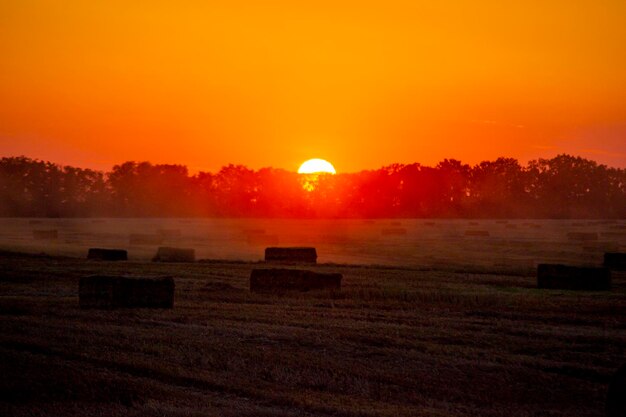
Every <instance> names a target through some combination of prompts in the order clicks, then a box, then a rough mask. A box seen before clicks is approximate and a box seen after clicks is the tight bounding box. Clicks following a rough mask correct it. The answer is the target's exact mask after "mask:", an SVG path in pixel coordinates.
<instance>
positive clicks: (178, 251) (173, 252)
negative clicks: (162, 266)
mask: <svg viewBox="0 0 626 417" xmlns="http://www.w3.org/2000/svg"><path fill="white" fill-rule="evenodd" d="M195 261H196V250H195V249H183V248H170V247H163V246H162V247H160V248H159V249H158V250H157V253H156V255H155V256H154V258H152V262H195Z"/></svg>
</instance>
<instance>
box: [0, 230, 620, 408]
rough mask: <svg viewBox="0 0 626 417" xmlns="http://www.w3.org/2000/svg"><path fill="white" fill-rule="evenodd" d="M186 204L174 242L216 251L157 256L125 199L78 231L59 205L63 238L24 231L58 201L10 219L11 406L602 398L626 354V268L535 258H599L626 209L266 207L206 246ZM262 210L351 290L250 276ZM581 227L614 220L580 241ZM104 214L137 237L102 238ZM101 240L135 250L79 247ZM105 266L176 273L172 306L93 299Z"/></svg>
mask: <svg viewBox="0 0 626 417" xmlns="http://www.w3.org/2000/svg"><path fill="white" fill-rule="evenodd" d="M187 221H190V222H193V221H194V220H178V221H176V222H177V223H178V225H179V226H176V227H177V228H179V229H181V236H178V237H176V238H175V239H174V240H176V241H175V242H173V243H174V244H173V245H174V246H182V247H196V248H197V251H198V256H199V257H200V258H211V259H212V260H205V261H200V262H196V263H186V264H160V263H151V262H149V257H150V254H151V253H152V252H154V249H155V248H153V247H134V246H132V245H129V244H128V241H127V235H124V233H130V232H131V231H130V230H129V227H124V225H122V226H120V224H119V222H116V221H114V220H110V219H107V220H105V221H103V223H100V222H98V223H91V222H90V221H89V220H84V221H83V222H84V223H86V224H87V223H88V224H87V225H86V226H85V225H83V226H84V227H83V228H75V229H74V230H75V231H74V232H73V233H75V234H78V233H83V235H81V236H76V235H72V234H70V232H68V230H71V227H70V228H69V229H68V227H67V226H66V228H65V229H64V228H63V226H62V225H59V224H56V225H55V226H54V227H56V228H57V229H58V230H59V237H58V239H57V240H56V241H55V242H40V241H34V240H32V238H30V236H28V233H27V232H28V230H29V228H33V227H41V226H42V224H43V225H44V226H46V224H45V222H53V221H51V220H42V222H44V223H34V224H31V223H30V222H29V221H28V220H25V219H18V220H16V219H13V220H3V222H5V224H4V229H3V230H4V233H3V234H1V235H0V247H2V248H3V249H5V251H4V252H2V253H1V256H0V271H1V272H0V374H1V375H2V378H0V384H1V387H0V393H1V394H0V395H1V398H0V414H1V415H6V416H12V415H16V416H17V415H29V416H32V415H42V416H43V415H62V416H70V415H103V416H109V415H112V416H115V415H136V416H144V415H147V416H206V415H225V416H237V415H248V416H300V415H302V416H307V415H319V416H331V415H332V416H398V415H406V416H409V415H411V416H450V415H454V416H457V415H458V416H566V415H567V416H572V415H577V416H601V415H603V413H604V400H605V395H606V389H607V384H608V381H609V378H610V376H611V374H612V373H613V372H614V371H615V369H616V368H617V367H618V366H619V365H621V364H622V363H623V362H624V361H625V355H624V354H625V347H626V276H625V275H624V273H613V289H612V291H610V292H584V291H583V292H576V291H560V290H538V289H536V288H535V287H536V278H535V276H534V268H535V264H536V262H539V261H545V260H554V261H560V262H567V263H572V264H596V263H598V262H601V254H602V250H603V248H604V246H603V245H607V246H611V245H612V246H613V247H615V246H617V248H618V250H621V248H622V247H623V246H622V245H624V240H623V233H622V232H621V230H622V229H620V227H621V226H623V223H619V222H610V223H609V222H604V223H600V222H596V223H591V222H590V223H587V222H585V223H581V222H576V221H568V222H566V223H565V222H562V223H560V222H545V221H544V222H541V221H534V222H532V223H531V222H522V221H507V223H504V222H502V221H500V222H498V223H496V222H495V221H494V220H490V221H479V222H478V223H477V224H469V221H448V222H444V221H441V222H435V223H434V224H426V223H425V221H413V220H412V221H407V220H403V221H401V224H400V225H397V224H394V225H391V222H392V221H377V222H375V223H373V224H372V223H364V222H361V221H354V222H355V223H354V224H353V225H352V226H351V225H348V226H346V225H345V224H342V223H341V222H339V223H335V224H334V226H332V223H330V222H329V223H318V224H317V227H311V226H310V225H308V224H306V223H301V226H300V227H299V228H296V227H295V226H294V225H293V224H291V225H290V227H286V226H285V228H284V229H281V228H279V227H278V226H277V224H279V223H280V222H279V223H272V222H271V221H269V222H268V223H262V224H261V225H259V224H249V223H245V224H237V223H235V224H236V226H235V227H231V228H230V229H228V230H231V231H230V232H228V233H230V235H228V234H226V235H225V236H226V237H224V238H222V237H220V236H222V235H219V234H217V233H216V234H214V235H212V238H213V239H214V241H217V242H222V244H221V245H220V244H214V241H212V240H211V238H208V239H207V240H206V242H200V241H195V242H196V243H197V246H196V245H190V243H193V242H194V240H193V239H194V236H197V235H201V234H204V233H205V232H204V229H203V227H205V226H202V225H195V226H194V225H193V224H188V223H186V222H187ZM7 222H8V223H7ZM11 222H12V223H11ZM18 222H21V223H19V224H18ZM59 222H63V221H59ZM170 222H174V221H173V220H172V221H170ZM225 222H226V221H225ZM429 223H430V222H429ZM524 223H528V224H529V226H525V225H524ZM507 224H515V225H516V226H517V228H511V227H507ZM532 224H535V225H538V227H536V226H532ZM575 224H579V225H575ZM280 225H281V226H280V227H283V225H284V223H280ZM327 225H329V226H327ZM155 226H157V227H164V226H161V225H160V224H157V225H155V224H153V223H151V224H150V225H149V226H146V228H145V229H146V230H147V228H148V227H149V228H150V230H153V229H154V227H155ZM166 226H167V227H169V228H170V229H171V228H173V227H174V226H173V223H168V224H167V225H166ZM288 226H289V225H288ZM331 226H332V227H331ZM187 227H188V228H187ZM206 227H207V228H208V227H209V226H206ZM251 227H255V228H256V230H257V232H255V233H258V230H259V229H263V230H264V233H265V234H269V235H276V236H278V238H279V239H280V244H307V243H308V244H312V245H314V246H316V247H318V252H319V255H320V259H319V261H320V262H322V264H320V265H317V266H314V267H307V269H313V270H316V271H326V272H340V273H342V274H343V281H342V289H341V291H339V292H335V293H330V292H310V293H285V294H254V293H250V292H249V290H248V285H249V276H250V271H251V270H252V269H253V268H258V267H264V266H265V265H264V264H263V263H262V262H258V261H257V260H258V259H261V258H262V245H259V244H258V242H259V241H258V240H252V241H250V240H246V238H245V235H246V234H247V233H250V230H249V229H250V228H251ZM389 227H391V228H393V227H396V228H398V227H399V228H404V229H406V232H407V233H406V235H392V236H387V235H383V234H382V233H381V230H382V228H389ZM88 228H108V229H109V230H110V231H109V232H103V231H97V230H96V231H89V230H88V231H85V229H88ZM118 228H119V230H120V231H119V233H118ZM224 228H225V229H227V227H226V226H224ZM471 228H474V229H477V230H478V229H480V230H489V231H490V236H488V237H471V236H465V235H464V231H465V230H466V229H471ZM290 229H291V230H292V231H293V235H290V234H289V233H288V231H289V230H290ZM422 230H423V232H421V231H422ZM571 230H585V231H592V232H596V233H598V236H599V240H598V241H593V242H571V241H568V240H567V239H566V237H565V236H566V233H567V232H569V231H571ZM138 232H141V230H138ZM97 233H110V234H111V235H116V233H117V234H119V236H122V237H119V236H118V237H117V238H115V239H120V240H119V241H115V240H114V238H113V237H110V238H111V241H110V243H112V244H113V245H110V244H106V243H108V242H106V241H105V242H104V243H105V245H97V243H98V239H99V237H98V235H97ZM298 233H300V234H298ZM606 233H608V234H606ZM620 233H622V234H620ZM94 234H96V236H95V237H94ZM24 236H25V237H24ZM116 236H117V235H116ZM216 236H217V237H216ZM228 236H230V237H231V239H230V240H228V238H227V237H228ZM241 236H244V237H241ZM289 236H292V237H289ZM293 236H299V237H297V238H296V237H293ZM311 236H313V237H311ZM338 236H339V237H338ZM235 237H236V238H237V239H239V240H236V239H235ZM72 239H74V240H72ZM68 240H69V242H67V241H68ZM124 242H126V243H125V246H124ZM366 242H370V243H369V244H367V243H366ZM116 243H117V244H116ZM165 243H168V242H165ZM226 243H230V246H228V245H226ZM90 246H91V247H93V246H105V247H108V246H112V247H118V246H119V247H122V248H128V249H129V256H130V258H131V260H130V261H128V262H117V263H110V262H98V261H87V260H84V259H81V258H84V255H85V254H86V249H87V248H88V247H90ZM594 248H595V250H594ZM18 252H31V253H40V252H46V254H45V255H33V254H24V253H18ZM220 255H224V256H220ZM79 256H80V257H79ZM218 258H225V259H222V260H217V259H218ZM331 262H332V263H331ZM95 273H105V274H124V275H135V276H146V275H147V276H154V275H171V276H173V277H174V278H175V281H176V291H175V305H174V308H173V309H171V310H160V309H157V310H150V309H119V310H81V309H79V308H78V280H79V279H80V277H82V276H85V275H90V274H95Z"/></svg>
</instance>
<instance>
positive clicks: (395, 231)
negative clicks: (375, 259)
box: [380, 227, 406, 236]
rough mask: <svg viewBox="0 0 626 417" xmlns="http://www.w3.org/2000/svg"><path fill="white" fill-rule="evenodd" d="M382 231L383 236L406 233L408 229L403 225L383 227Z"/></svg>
mask: <svg viewBox="0 0 626 417" xmlns="http://www.w3.org/2000/svg"><path fill="white" fill-rule="evenodd" d="M380 233H381V234H382V235H383V236H402V235H406V229H405V228H403V227H389V228H386V229H382V230H381V231H380Z"/></svg>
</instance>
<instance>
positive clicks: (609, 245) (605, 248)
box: [583, 242, 620, 253]
mask: <svg viewBox="0 0 626 417" xmlns="http://www.w3.org/2000/svg"><path fill="white" fill-rule="evenodd" d="M619 250H620V245H619V243H617V242H592V243H588V244H586V245H584V246H583V252H589V253H597V252H601V253H606V252H618V251H619Z"/></svg>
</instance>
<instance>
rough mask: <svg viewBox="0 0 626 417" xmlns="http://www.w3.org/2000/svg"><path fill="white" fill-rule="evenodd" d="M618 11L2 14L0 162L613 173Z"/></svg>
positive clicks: (40, 10) (524, 6)
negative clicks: (571, 164)
mask: <svg viewBox="0 0 626 417" xmlns="http://www.w3.org/2000/svg"><path fill="white" fill-rule="evenodd" d="M624 16H626V3H625V2H620V1H606V2H585V3H584V4H578V5H573V4H571V3H570V2H566V1H563V0H558V1H555V2H550V3H549V4H547V3H545V2H528V1H518V2H510V3H506V4H503V3H501V2H496V1H492V0H482V1H470V0H459V1H457V2H455V3H454V4H449V3H446V4H438V3H432V2H420V1H417V2H416V1H401V0H392V1H389V2H385V3H384V4H381V3H379V2H356V1H353V0H351V1H346V2H341V4H336V2H328V1H321V2H316V3H315V4H308V5H307V4H299V3H293V2H287V1H286V0H270V2H266V3H264V4H263V5H262V6H261V5H260V4H258V3H257V2H252V1H248V0H236V1H234V2H227V3H223V4H214V3H211V4H208V3H202V2H185V3H184V4H182V5H181V4H178V5H174V4H173V3H172V4H167V3H154V4H151V6H150V7H146V6H144V7H142V6H141V5H140V4H138V3H129V2H121V1H116V0H114V1H109V2H100V1H94V2H80V1H68V2H63V3H58V2H50V1H44V0H25V1H22V0H21V1H17V0H9V1H4V2H2V3H1V4H0V53H1V54H2V56H3V65H2V66H0V98H2V100H0V156H16V155H25V156H29V157H33V158H38V159H42V160H50V161H55V162H58V163H61V164H66V165H73V166H81V167H90V168H95V169H101V170H105V169H110V168H111V167H112V166H113V165H114V164H117V163H120V162H123V161H128V160H135V161H144V160H148V161H152V162H154V163H181V164H185V165H187V166H188V167H189V168H190V170H191V171H199V170H204V171H216V170H218V169H219V168H220V167H221V166H223V165H225V164H228V163H230V162H232V163H237V164H243V165H246V166H248V167H250V168H253V169H258V168H261V167H267V166H272V167H276V168H284V169H288V170H293V171H295V170H296V169H297V167H298V164H300V162H301V161H303V160H306V159H307V158H308V157H309V156H310V155H312V154H322V155H324V156H325V157H326V158H327V159H328V160H330V161H333V163H335V164H337V166H340V167H342V172H357V171H360V170H363V169H373V168H377V167H380V166H384V165H388V164H391V163H412V162H420V163H423V164H425V165H434V164H436V163H437V162H439V161H441V160H443V159H445V158H454V159H457V160H461V161H463V162H466V163H469V164H476V163H479V162H481V161H483V160H493V159H495V158H497V157H500V156H504V157H513V158H516V159H519V160H520V162H522V163H525V162H527V161H528V160H531V159H536V158H540V157H541V158H551V157H553V156H555V155H556V154H560V153H568V154H572V155H580V156H583V157H585V158H588V159H592V160H595V161H598V162H599V163H603V164H607V165H609V166H616V167H626V106H624V105H623V103H624V102H626V54H624V53H623V45H625V44H626V25H624V24H623V17H624Z"/></svg>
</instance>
